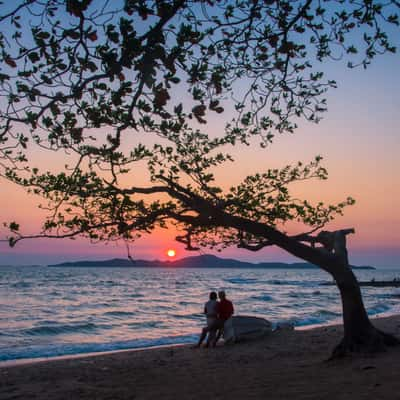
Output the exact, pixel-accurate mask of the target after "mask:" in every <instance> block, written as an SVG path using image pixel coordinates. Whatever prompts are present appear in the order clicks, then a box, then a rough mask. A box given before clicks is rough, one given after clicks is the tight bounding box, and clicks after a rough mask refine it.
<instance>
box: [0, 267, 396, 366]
mask: <svg viewBox="0 0 400 400" xmlns="http://www.w3.org/2000/svg"><path fill="white" fill-rule="evenodd" d="M355 273H356V275H357V277H358V279H359V280H362V281H366V280H372V279H375V280H393V279H394V278H399V277H400V269H397V270H396V269H392V270H390V269H376V270H357V271H355ZM330 281H331V277H330V276H329V275H328V274H327V273H325V272H324V271H321V270H319V269H226V268H221V269H219V268H218V269H209V268H190V269H179V268H169V267H166V268H115V267H114V268H78V267H69V268H64V267H61V268H54V267H53V268H52V267H45V266H43V267H40V266H35V267H34V266H32V267H27V266H24V267H16V266H13V267H0V365H1V363H3V364H4V363H7V364H8V363H10V362H11V363H12V362H13V361H16V362H17V360H31V359H41V358H48V357H57V356H71V355H78V354H86V353H97V352H105V351H115V350H123V349H135V348H147V347H153V346H161V345H172V344H183V343H195V342H196V340H197V339H198V336H199V333H200V330H201V328H202V326H203V325H204V324H205V318H204V315H203V314H202V310H203V305H204V303H205V301H207V300H208V294H209V292H210V291H211V290H221V289H223V290H225V291H226V293H227V297H228V298H229V299H230V300H232V302H233V304H234V307H235V314H236V315H253V316H258V317H263V318H266V319H268V320H269V321H271V322H272V323H273V325H274V326H277V324H279V323H282V322H290V323H292V324H294V325H295V327H296V328H300V329H301V328H307V327H312V326H315V325H326V324H332V323H338V322H340V321H341V303H340V297H339V292H338V289H337V288H336V287H335V286H328V285H324V283H326V282H330ZM361 289H362V294H363V298H364V302H365V305H366V308H367V311H368V313H369V315H371V316H378V315H379V316H384V315H391V314H398V313H399V312H400V288H390V287H389V288H388V287H387V288H379V287H362V288H361Z"/></svg>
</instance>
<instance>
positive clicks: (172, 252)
mask: <svg viewBox="0 0 400 400" xmlns="http://www.w3.org/2000/svg"><path fill="white" fill-rule="evenodd" d="M167 256H168V257H170V258H172V257H175V256H176V251H175V250H174V249H169V250H168V251H167Z"/></svg>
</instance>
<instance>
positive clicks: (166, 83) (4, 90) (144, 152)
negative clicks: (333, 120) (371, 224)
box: [0, 0, 399, 355]
mask: <svg viewBox="0 0 400 400" xmlns="http://www.w3.org/2000/svg"><path fill="white" fill-rule="evenodd" d="M2 3H3V4H2V5H1V16H0V22H1V33H0V48H1V54H0V62H1V73H0V95H1V110H0V124H1V125H0V173H1V175H2V177H3V178H6V179H8V180H10V181H12V182H15V183H16V184H17V185H21V186H23V187H25V188H26V189H27V190H28V191H30V192H33V193H35V194H37V195H40V196H42V197H43V198H44V199H45V200H46V201H47V203H48V204H47V207H48V209H49V216H48V218H46V220H45V221H44V225H43V231H42V232H40V233H38V234H37V235H24V234H23V233H21V231H20V229H19V225H18V224H17V223H16V222H11V223H9V224H8V227H9V229H10V230H11V231H12V235H11V236H10V237H9V238H8V240H9V243H10V245H11V246H13V245H15V244H16V242H18V241H19V240H21V239H24V238H28V237H30V238H33V237H74V236H77V235H81V236H86V237H89V238H90V239H92V240H95V241H108V240H117V239H123V240H126V241H134V240H135V239H136V238H137V237H138V236H140V234H141V233H143V232H151V231H152V230H154V229H156V228H158V227H167V226H168V224H171V223H173V224H175V225H176V226H177V227H178V228H179V229H180V230H182V234H181V235H179V236H178V237H177V240H179V241H181V242H183V243H185V244H186V246H187V248H188V249H189V250H193V249H196V248H199V247H204V246H209V247H213V248H215V247H217V248H218V247H221V248H223V247H226V246H232V245H236V246H239V247H242V248H245V249H249V250H259V249H261V248H263V247H266V246H270V245H276V246H279V247H281V248H282V249H285V250H286V251H288V252H289V253H291V254H293V255H294V256H296V257H299V258H302V259H304V260H306V261H308V262H311V263H313V264H315V265H318V266H319V267H321V268H322V269H323V270H325V271H327V272H329V273H330V274H331V275H332V276H333V278H334V279H335V281H336V283H337V286H338V288H339V290H340V293H341V298H342V304H343V318H344V338H343V341H342V342H341V343H340V344H339V346H338V347H337V348H336V350H335V352H334V354H335V355H338V354H343V353H345V352H346V351H348V350H350V351H358V350H377V349H379V348H382V347H383V346H384V345H385V344H394V343H396V342H397V340H396V339H395V338H394V337H392V336H389V335H387V334H384V333H382V332H380V331H378V330H377V329H376V328H375V327H373V325H372V324H371V323H370V321H369V319H368V316H367V313H366V311H365V308H364V305H363V302H362V297H361V293H360V289H359V285H358V283H357V280H356V278H355V276H354V274H353V272H352V270H351V268H350V267H349V264H348V259H347V250H346V235H347V234H348V233H350V232H352V230H351V229H350V230H341V231H336V232H328V231H322V232H319V233H318V234H316V232H318V231H320V230H321V229H322V228H323V227H324V226H325V225H326V224H327V223H328V222H329V221H331V220H332V219H333V218H334V216H335V215H336V214H341V213H342V210H343V208H344V207H345V206H346V205H351V204H353V202H354V201H353V200H352V199H351V198H348V199H347V200H345V201H344V202H342V203H339V204H337V205H324V204H323V203H318V204H317V205H312V204H311V203H310V202H308V201H307V200H299V199H297V198H293V197H292V195H291V194H290V192H289V186H290V184H291V183H293V182H298V181H302V180H308V179H326V178H327V171H326V170H325V169H324V168H323V167H322V166H321V164H320V163H321V157H316V159H315V160H313V161H312V162H310V163H308V164H303V163H300V162H299V163H297V164H295V165H293V166H287V167H285V168H283V169H269V170H267V171H266V172H262V173H258V174H255V175H252V176H248V177H246V178H245V179H244V180H243V181H242V183H240V184H239V185H237V186H235V187H232V188H230V189H229V190H223V189H222V188H221V187H220V186H218V185H217V183H215V181H214V174H213V171H214V170H215V169H216V168H217V167H218V166H220V165H223V164H226V163H229V162H232V161H233V160H232V157H231V156H230V155H229V149H230V147H231V146H234V145H236V146H239V145H244V144H249V142H250V141H252V142H254V141H256V140H258V142H259V143H260V145H261V146H267V145H269V144H270V143H271V142H272V140H273V138H274V135H276V134H277V133H284V132H293V131H294V129H295V128H296V124H295V121H296V120H297V119H306V120H309V121H315V122H317V121H318V120H319V118H320V116H321V113H323V112H324V111H325V110H326V101H325V99H324V93H325V92H326V90H327V89H328V88H330V87H334V86H335V82H334V81H332V80H328V79H325V77H324V74H323V73H322V72H320V71H319V69H320V65H321V62H322V61H324V60H327V59H346V60H348V62H349V66H350V67H355V66H357V65H362V66H364V67H366V66H367V65H368V64H369V63H370V61H371V60H372V59H373V58H374V57H375V56H376V55H377V54H381V53H385V52H394V51H395V48H394V47H393V45H392V44H391V42H390V40H389V35H388V34H387V33H386V32H387V30H388V29H392V28H391V26H393V27H397V26H398V14H397V13H398V8H399V4H398V2H396V1H386V2H384V3H381V2H379V1H375V0H357V1H356V0H349V1H347V2H343V1H339V0H337V1H336V0H291V1H278V0H263V1H261V0H252V1H250V0H247V1H242V0H203V1H185V0H165V1H145V0H126V1H122V0H121V1H118V0H115V1H100V0H98V1H95V0H66V1H62V0H16V1H13V2H8V1H7V2H2ZM225 108H227V110H226V111H225ZM211 114H218V115H220V118H221V120H222V118H223V117H224V120H223V121H225V126H224V128H222V129H221V132H218V133H215V132H214V133H213V134H212V135H211V134H210V135H208V134H207V133H205V129H206V128H207V126H208V125H207V119H208V118H209V117H210V115H211ZM252 145H255V144H254V143H253V144H252ZM39 148H40V149H45V150H48V151H57V152H59V154H60V159H62V160H63V161H64V160H67V162H68V165H66V166H65V168H62V170H61V171H59V169H58V166H51V168H49V171H40V170H39V169H38V168H36V167H35V166H34V165H32V161H31V159H32V157H31V156H30V155H31V154H32V153H31V152H32V151H35V149H39ZM144 176H147V178H148V179H147V184H142V185H140V184H138V183H137V182H138V181H139V182H143V181H145V178H144ZM138 177H139V179H138ZM287 222H298V223H299V226H300V228H299V232H298V233H296V234H289V233H287V232H286V228H285V226H284V224H285V223H287Z"/></svg>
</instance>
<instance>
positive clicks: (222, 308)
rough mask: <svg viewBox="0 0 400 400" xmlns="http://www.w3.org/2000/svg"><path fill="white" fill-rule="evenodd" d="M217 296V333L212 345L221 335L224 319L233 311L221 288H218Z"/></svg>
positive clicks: (230, 315)
mask: <svg viewBox="0 0 400 400" xmlns="http://www.w3.org/2000/svg"><path fill="white" fill-rule="evenodd" d="M218 297H219V303H218V308H217V312H218V319H217V322H216V326H217V329H218V334H217V336H216V338H215V340H214V342H213V343H212V345H213V347H214V346H215V345H216V344H217V342H218V339H219V338H220V337H221V335H222V333H223V331H224V324H225V321H227V320H228V319H229V318H230V317H232V315H233V313H234V309H233V304H232V302H231V301H230V300H228V299H227V298H226V294H225V292H224V291H223V290H220V291H219V292H218Z"/></svg>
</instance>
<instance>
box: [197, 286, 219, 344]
mask: <svg viewBox="0 0 400 400" xmlns="http://www.w3.org/2000/svg"><path fill="white" fill-rule="evenodd" d="M209 297H210V299H209V300H208V301H207V302H206V303H205V304H204V314H205V315H206V320H207V325H206V326H204V327H203V329H202V331H201V335H200V338H199V341H198V342H197V344H196V346H195V347H200V346H201V344H202V343H203V341H204V339H205V338H206V337H207V334H208V338H207V342H206V347H208V346H209V345H210V343H214V342H215V336H216V332H217V316H218V307H219V303H218V301H217V293H216V292H210V296H209Z"/></svg>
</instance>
